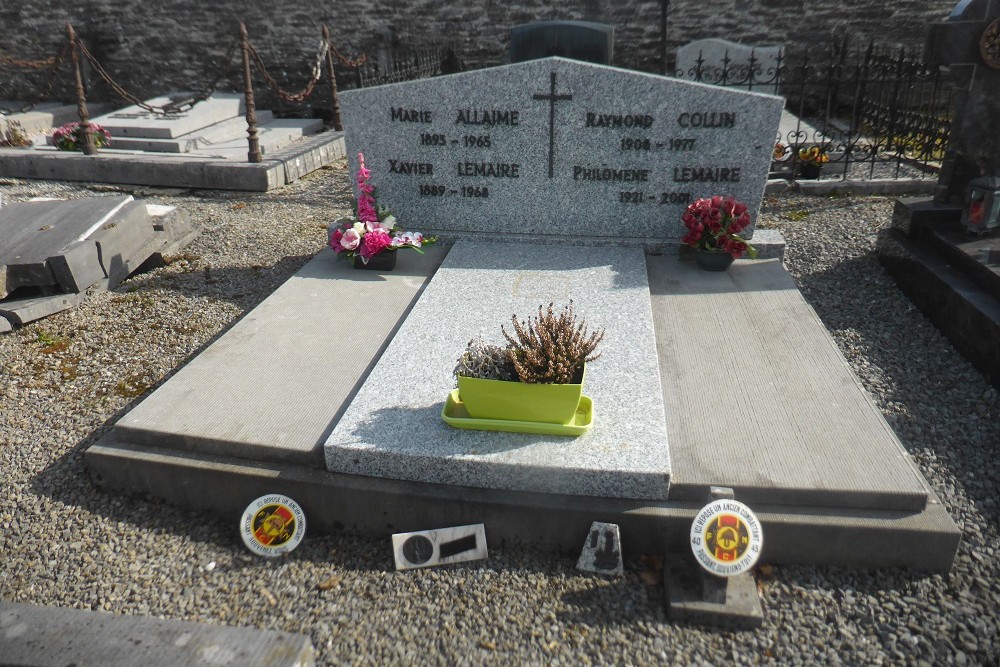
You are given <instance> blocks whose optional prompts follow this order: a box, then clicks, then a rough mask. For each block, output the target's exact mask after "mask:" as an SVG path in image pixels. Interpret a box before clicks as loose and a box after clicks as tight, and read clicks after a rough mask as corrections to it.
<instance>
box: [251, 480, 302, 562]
mask: <svg viewBox="0 0 1000 667" xmlns="http://www.w3.org/2000/svg"><path fill="white" fill-rule="evenodd" d="M305 534H306V515H305V512H303V511H302V507H300V506H299V504H298V503H297V502H295V501H294V500H292V499H291V498H289V497H288V496H283V495H281V494H279V493H271V494H268V495H265V496H261V497H260V498H257V499H256V500H254V501H253V502H252V503H250V505H249V506H248V507H247V509H246V511H245V512H243V517H242V518H241V519H240V535H241V536H242V537H243V544H245V545H247V548H248V549H250V551H252V552H254V553H255V554H257V555H258V556H266V557H268V558H275V557H277V556H280V555H281V554H285V553H288V552H289V551H292V550H293V549H295V547H297V546H299V543H300V542H301V541H302V538H303V537H305Z"/></svg>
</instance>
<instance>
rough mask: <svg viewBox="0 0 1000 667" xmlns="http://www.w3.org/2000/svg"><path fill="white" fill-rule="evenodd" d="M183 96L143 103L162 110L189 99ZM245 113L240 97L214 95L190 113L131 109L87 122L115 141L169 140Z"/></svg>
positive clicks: (235, 94)
mask: <svg viewBox="0 0 1000 667" xmlns="http://www.w3.org/2000/svg"><path fill="white" fill-rule="evenodd" d="M189 96H190V95H189V94H187V93H175V94H172V95H165V96H163V97H155V98H153V99H151V100H145V103H146V104H148V105H150V106H157V107H162V106H164V105H166V104H170V103H171V102H173V101H174V99H183V98H185V97H189ZM245 112H246V107H245V106H244V102H243V93H215V94H213V95H212V96H211V97H209V98H208V99H207V100H204V101H202V102H199V103H198V104H196V105H195V106H194V107H192V108H191V109H190V110H188V111H185V112H183V113H177V114H168V115H165V114H153V113H150V112H148V111H146V110H144V109H142V108H141V107H139V106H136V105H133V106H128V107H125V108H124V109H119V110H117V111H113V112H111V113H108V114H104V115H102V116H97V117H96V118H92V119H91V120H92V121H93V122H95V123H97V124H99V125H102V126H104V129H106V130H107V131H108V132H110V133H111V140H112V142H114V138H115V137H147V138H154V139H173V138H175V137H179V136H181V135H184V134H190V133H191V132H194V131H196V130H200V129H202V128H206V127H208V126H209V125H214V124H215V123H218V122H220V121H224V120H226V119H229V118H236V117H237V116H239V115H240V114H243V113H245Z"/></svg>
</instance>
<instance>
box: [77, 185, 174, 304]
mask: <svg viewBox="0 0 1000 667" xmlns="http://www.w3.org/2000/svg"><path fill="white" fill-rule="evenodd" d="M92 238H93V240H94V242H95V243H96V244H97V256H98V257H99V258H100V262H101V266H102V267H103V268H104V273H105V275H107V277H108V289H113V288H114V287H115V286H116V285H118V284H119V283H120V282H121V281H123V280H125V279H126V278H128V276H129V275H130V274H131V273H132V272H133V271H135V270H136V269H137V268H139V266H140V265H141V264H142V263H143V262H144V261H146V259H148V258H149V256H150V255H152V254H153V252H155V251H156V249H157V247H158V245H159V239H157V238H156V231H155V230H154V229H153V223H152V221H151V220H150V216H149V212H148V210H147V209H146V204H144V203H143V202H138V201H132V202H129V203H128V205H126V206H125V207H124V208H122V210H121V212H120V213H119V214H118V215H116V216H115V217H114V218H113V219H112V220H110V221H108V223H107V224H105V225H104V226H103V227H101V229H99V230H98V231H97V232H96V233H95V234H94V235H93V237H92Z"/></svg>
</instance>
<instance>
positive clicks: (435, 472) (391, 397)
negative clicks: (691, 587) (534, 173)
mask: <svg viewBox="0 0 1000 667" xmlns="http://www.w3.org/2000/svg"><path fill="white" fill-rule="evenodd" d="M570 299H572V300H573V304H574V308H575V311H576V313H577V315H578V317H581V318H585V319H586V321H587V323H588V325H589V328H590V330H592V331H594V330H597V329H599V328H602V327H603V328H604V329H605V335H604V340H603V342H602V343H601V346H600V348H599V349H600V351H601V352H602V357H601V358H600V359H599V360H598V361H595V362H594V363H593V364H591V365H588V368H587V377H586V381H585V384H584V388H583V391H584V395H586V396H589V397H590V398H591V399H592V400H593V404H594V425H593V428H592V429H591V430H590V431H589V432H588V433H586V434H584V435H581V436H579V437H576V438H571V437H566V436H545V435H531V434H521V433H500V432H494V431H465V430H458V429H454V428H451V427H450V426H448V425H447V424H446V423H445V422H444V421H443V420H442V418H441V409H442V407H443V405H444V402H445V399H446V398H447V396H448V393H449V392H450V391H451V390H452V389H453V388H454V387H455V378H454V377H453V375H452V370H453V369H454V367H455V362H456V360H457V359H458V357H459V356H460V355H461V354H462V352H464V350H465V349H466V344H467V343H468V341H469V340H470V339H471V338H475V337H477V336H482V337H483V338H484V339H485V340H486V341H487V342H493V343H498V344H499V343H502V342H503V338H502V335H501V333H500V325H501V324H509V323H510V318H511V315H513V314H517V315H518V317H519V318H520V319H522V320H523V319H525V318H527V317H528V316H530V315H536V314H537V312H538V307H539V306H540V305H548V304H549V303H550V302H555V304H556V306H559V305H560V304H562V305H565V304H568V303H569V301H570ZM659 377H660V376H659V365H658V362H657V357H656V348H655V344H654V334H653V323H652V312H651V310H650V298H649V286H648V284H647V281H646V262H645V256H644V253H643V250H642V249H641V248H634V247H633V248H622V247H587V246H574V245H568V244H566V245H547V244H526V245H521V244H518V245H515V244H510V243H486V242H473V241H458V242H457V243H456V244H455V245H454V247H453V248H452V249H451V251H450V252H449V253H448V256H447V257H446V258H445V261H444V263H443V264H442V265H441V268H440V269H438V272H437V273H436V274H435V275H434V278H433V279H432V280H431V283H430V284H429V285H428V286H427V288H426V290H425V291H424V293H423V295H422V296H421V297H420V300H419V301H418V302H417V304H416V305H415V306H414V308H413V310H412V311H411V312H410V315H409V316H408V317H407V318H406V320H405V321H404V322H403V324H402V326H401V327H400V329H399V331H398V333H397V334H396V335H395V337H394V338H393V339H392V342H391V343H389V346H388V348H386V350H385V352H384V353H383V354H382V356H381V357H380V358H379V361H378V364H377V365H376V366H375V368H374V369H373V370H372V372H371V374H370V375H369V376H368V379H367V380H366V381H365V383H364V384H363V385H362V387H361V388H360V390H359V391H358V393H357V395H356V396H355V397H354V399H353V400H352V402H351V404H350V405H349V406H348V408H347V410H346V411H345V412H344V416H343V417H342V418H341V419H340V421H339V422H338V423H337V425H336V426H335V427H334V429H333V432H332V433H331V435H330V437H329V438H328V439H327V441H326V445H325V450H326V465H327V468H328V469H329V470H331V471H334V472H342V473H349V474H355V475H363V476H367V477H386V478H390V479H400V480H415V481H422V482H431V483H440V484H452V485H458V486H466V487H479V488H486V489H507V490H523V491H534V492H542V493H559V494H570V495H583V496H596V497H603V498H643V499H649V500H665V499H666V498H667V491H668V486H669V479H670V456H669V452H668V448H667V435H666V433H667V430H666V418H665V414H664V409H663V400H662V394H661V390H660V379H659Z"/></svg>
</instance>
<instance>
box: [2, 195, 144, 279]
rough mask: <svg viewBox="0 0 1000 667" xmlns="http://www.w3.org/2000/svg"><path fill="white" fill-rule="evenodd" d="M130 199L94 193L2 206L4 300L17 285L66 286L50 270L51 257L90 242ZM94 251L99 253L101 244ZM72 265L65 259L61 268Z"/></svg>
mask: <svg viewBox="0 0 1000 667" xmlns="http://www.w3.org/2000/svg"><path fill="white" fill-rule="evenodd" d="M130 201H132V197H131V196H119V197H91V198H87V199H78V200H73V201H59V200H55V201H35V202H21V203H15V204H9V205H7V206H4V207H3V208H2V209H0V239H3V243H2V244H0V298H4V297H6V296H8V295H9V294H10V293H11V292H13V291H14V290H15V289H17V288H18V287H31V286H34V287H48V286H54V285H57V284H58V285H62V283H61V282H60V281H59V279H58V278H57V277H56V275H55V273H54V272H53V271H52V270H51V266H50V264H49V259H50V258H52V257H54V256H56V255H59V254H60V253H61V252H62V251H63V250H65V249H69V248H73V249H75V248H76V247H77V246H76V244H78V243H81V242H82V241H84V240H86V239H87V238H88V237H89V236H90V235H91V234H93V233H94V232H95V231H96V230H97V229H98V228H100V226H101V225H103V224H104V223H106V222H107V221H108V220H110V219H111V218H112V217H113V216H114V215H115V214H116V213H117V212H118V210H119V209H120V208H121V207H123V206H124V205H125V204H127V203H128V202H130ZM94 250H95V252H96V247H95V249H94ZM77 252H86V251H83V250H77ZM76 259H79V257H76ZM68 266H69V263H68V262H65V263H62V265H61V268H63V269H66V268H67V267H68ZM82 266H84V267H86V266H89V263H88V262H83V263H82ZM86 279H87V278H86V276H85V275H81V276H80V277H79V278H74V279H73V282H75V283H76V284H82V283H83V282H86ZM64 280H65V276H64ZM91 284H92V283H91Z"/></svg>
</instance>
